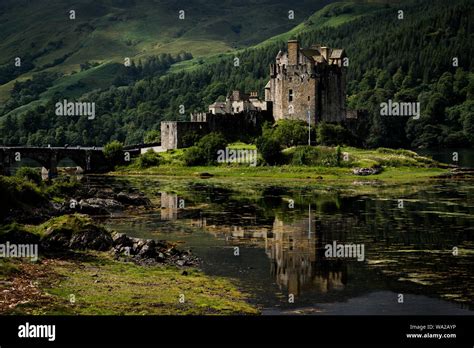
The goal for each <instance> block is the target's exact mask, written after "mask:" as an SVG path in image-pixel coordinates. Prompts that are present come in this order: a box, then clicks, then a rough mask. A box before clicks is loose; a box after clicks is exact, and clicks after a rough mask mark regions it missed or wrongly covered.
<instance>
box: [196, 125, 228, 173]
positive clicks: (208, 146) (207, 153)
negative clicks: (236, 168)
mask: <svg viewBox="0 0 474 348" xmlns="http://www.w3.org/2000/svg"><path fill="white" fill-rule="evenodd" d="M196 146H197V147H198V148H199V149H201V151H202V153H203V156H204V159H205V162H206V164H209V165H210V164H215V163H216V159H217V151H218V150H224V149H225V147H226V146H227V140H226V139H225V138H224V136H223V135H222V134H221V133H209V134H207V135H205V136H204V137H202V138H201V140H199V141H198V143H197V144H196ZM193 151H194V153H196V152H195V150H193Z"/></svg>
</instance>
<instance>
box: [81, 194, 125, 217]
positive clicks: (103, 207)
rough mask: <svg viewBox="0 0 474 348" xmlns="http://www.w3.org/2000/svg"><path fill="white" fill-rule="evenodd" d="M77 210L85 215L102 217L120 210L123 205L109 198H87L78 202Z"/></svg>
mask: <svg viewBox="0 0 474 348" xmlns="http://www.w3.org/2000/svg"><path fill="white" fill-rule="evenodd" d="M79 209H80V211H81V212H82V213H85V214H90V215H103V214H109V213H111V212H114V211H119V210H122V209H123V205H122V204H121V203H120V202H118V201H116V200H115V199H110V198H87V199H82V200H81V201H79Z"/></svg>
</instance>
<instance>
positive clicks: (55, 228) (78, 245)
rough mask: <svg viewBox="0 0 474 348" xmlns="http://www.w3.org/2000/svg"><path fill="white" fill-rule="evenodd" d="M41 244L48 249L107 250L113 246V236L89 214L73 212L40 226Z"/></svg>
mask: <svg viewBox="0 0 474 348" xmlns="http://www.w3.org/2000/svg"><path fill="white" fill-rule="evenodd" d="M38 230H39V233H40V234H41V235H42V239H41V245H42V247H43V248H44V249H46V250H67V249H79V250H81V249H91V250H100V251H105V250H109V249H110V248H111V247H112V243H113V240H112V236H111V234H110V232H109V231H107V230H106V229H105V228H104V227H101V226H97V225H95V224H94V222H93V221H92V219H91V218H89V217H88V216H87V215H82V214H72V215H64V216H60V217H57V218H53V219H51V220H49V221H47V222H45V223H44V224H42V225H40V226H39V227H38Z"/></svg>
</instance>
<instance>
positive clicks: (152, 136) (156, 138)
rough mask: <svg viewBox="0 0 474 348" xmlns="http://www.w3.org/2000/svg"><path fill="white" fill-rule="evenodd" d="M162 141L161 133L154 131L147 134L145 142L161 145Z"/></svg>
mask: <svg viewBox="0 0 474 348" xmlns="http://www.w3.org/2000/svg"><path fill="white" fill-rule="evenodd" d="M160 141H161V131H159V130H156V129H153V130H151V131H148V132H146V133H145V136H144V137H143V142H144V143H145V144H151V143H159V142H160Z"/></svg>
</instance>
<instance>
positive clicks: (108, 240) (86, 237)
mask: <svg viewBox="0 0 474 348" xmlns="http://www.w3.org/2000/svg"><path fill="white" fill-rule="evenodd" d="M39 229H40V233H41V235H42V238H41V241H40V251H46V252H49V253H54V252H58V251H61V252H64V251H68V250H69V251H74V250H86V249H88V250H98V251H111V252H113V254H114V256H115V258H116V259H117V260H121V261H132V262H135V263H137V264H144V265H156V264H169V265H175V266H179V267H185V266H196V265H198V264H199V259H198V258H197V257H195V256H193V255H191V252H190V251H185V250H179V249H177V247H176V245H175V244H172V243H169V242H166V241H155V240H152V239H142V238H132V237H128V236H127V235H125V234H123V233H117V232H109V231H108V230H107V229H105V228H104V227H102V226H97V225H95V224H94V222H93V220H92V219H91V218H90V217H88V216H87V215H82V214H73V215H67V216H61V217H58V218H54V219H51V220H49V221H48V222H46V223H44V224H43V225H41V226H40V228H39ZM0 236H1V235H0Z"/></svg>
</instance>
